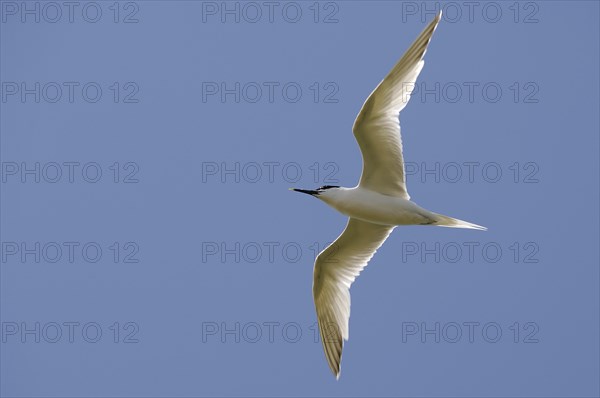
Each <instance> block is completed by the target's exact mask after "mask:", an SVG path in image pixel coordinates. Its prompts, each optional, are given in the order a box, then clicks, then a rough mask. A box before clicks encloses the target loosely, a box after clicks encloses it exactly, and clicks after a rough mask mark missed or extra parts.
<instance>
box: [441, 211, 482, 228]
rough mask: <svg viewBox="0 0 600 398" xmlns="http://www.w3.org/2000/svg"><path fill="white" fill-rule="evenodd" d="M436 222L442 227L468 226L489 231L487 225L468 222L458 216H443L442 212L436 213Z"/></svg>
mask: <svg viewBox="0 0 600 398" xmlns="http://www.w3.org/2000/svg"><path fill="white" fill-rule="evenodd" d="M435 218H436V220H435V222H434V223H433V225H438V226H440V227H448V228H468V229H478V230H481V231H487V228H486V227H482V226H481V225H477V224H473V223H470V222H466V221H463V220H459V219H457V218H452V217H448V216H443V215H441V214H435Z"/></svg>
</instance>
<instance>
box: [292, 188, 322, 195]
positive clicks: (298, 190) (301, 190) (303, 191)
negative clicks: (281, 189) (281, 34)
mask: <svg viewBox="0 0 600 398" xmlns="http://www.w3.org/2000/svg"><path fill="white" fill-rule="evenodd" d="M290 190H292V191H296V192H302V193H306V194H308V195H312V196H315V195H318V194H319V191H312V190H310V189H296V188H290Z"/></svg>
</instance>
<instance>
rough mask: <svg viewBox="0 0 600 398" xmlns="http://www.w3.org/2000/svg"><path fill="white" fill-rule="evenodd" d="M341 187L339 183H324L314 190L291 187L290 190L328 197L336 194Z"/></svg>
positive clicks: (323, 197)
mask: <svg viewBox="0 0 600 398" xmlns="http://www.w3.org/2000/svg"><path fill="white" fill-rule="evenodd" d="M341 189H342V188H341V187H339V186H337V185H323V186H322V187H319V188H317V189H314V190H312V189H297V188H290V191H296V192H302V193H305V194H308V195H311V196H314V197H315V198H319V199H328V198H329V197H333V196H335V194H336V192H339V191H340V190H341Z"/></svg>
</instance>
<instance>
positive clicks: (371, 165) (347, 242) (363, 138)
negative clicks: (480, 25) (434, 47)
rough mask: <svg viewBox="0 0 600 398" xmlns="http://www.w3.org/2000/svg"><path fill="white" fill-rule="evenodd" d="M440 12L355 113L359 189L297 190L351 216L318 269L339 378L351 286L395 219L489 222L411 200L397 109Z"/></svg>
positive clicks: (317, 289)
mask: <svg viewBox="0 0 600 398" xmlns="http://www.w3.org/2000/svg"><path fill="white" fill-rule="evenodd" d="M440 19H441V11H440V12H439V13H438V15H437V16H436V17H435V18H434V20H433V21H432V22H431V23H430V24H429V25H428V26H427V27H426V28H425V30H424V31H423V32H422V33H421V34H420V35H419V37H417V39H416V40H415V42H414V43H413V44H412V45H411V47H410V48H409V49H408V50H407V51H406V53H405V54H404V56H403V57H402V58H401V59H400V61H398V63H397V64H396V65H395V66H394V68H393V69H392V70H391V71H390V73H389V74H388V75H387V76H386V77H385V79H383V80H382V81H381V83H379V85H378V86H377V88H375V90H374V91H373V92H372V93H371V95H370V96H369V97H368V98H367V100H366V101H365V103H364V104H363V106H362V109H361V110H360V112H359V114H358V116H357V117H356V121H355V122H354V126H353V128H352V131H353V132H354V137H355V138H356V141H357V142H358V145H359V146H360V149H361V153H362V157H363V170H362V175H361V178H360V182H359V184H358V185H357V186H356V187H354V188H343V187H338V186H329V185H326V186H323V187H320V188H318V189H316V190H305V189H294V191H298V192H302V193H306V194H309V195H312V196H314V197H316V198H318V199H320V200H322V201H323V202H325V203H327V204H328V205H329V206H331V207H333V208H334V209H336V210H337V211H339V212H340V213H342V214H344V215H346V216H348V224H347V225H346V228H345V229H344V232H342V234H341V235H340V236H339V237H338V238H337V239H336V240H335V241H334V242H333V243H332V244H331V245H330V246H328V247H327V248H326V249H325V250H323V251H322V252H321V253H320V254H319V256H318V257H317V259H316V261H315V268H314V276H313V297H314V300H315V308H316V310H317V319H318V323H319V331H320V335H321V341H322V343H323V349H324V351H325V356H326V358H327V362H328V363H329V367H330V369H331V371H332V372H333V373H334V375H335V376H336V377H339V375H340V365H341V359H342V348H343V344H344V340H348V336H349V333H348V321H349V319H350V285H351V284H352V282H354V280H355V279H356V277H357V276H358V274H359V273H360V272H361V271H362V270H363V268H364V267H365V266H366V265H367V263H368V262H369V260H370V259H371V258H372V257H373V255H374V254H375V252H376V251H377V249H379V247H380V246H381V245H382V244H383V242H385V240H386V239H387V237H388V236H389V235H390V233H391V232H392V231H393V229H394V228H395V227H396V226H398V225H435V226H441V227H452V228H469V229H480V230H484V229H485V228H484V227H481V226H479V225H476V224H472V223H469V222H466V221H462V220H458V219H455V218H452V217H447V216H443V215H441V214H437V213H433V212H431V211H429V210H426V209H423V208H422V207H420V206H418V205H417V204H416V203H414V202H412V201H411V200H410V196H409V195H408V191H407V189H406V180H405V175H404V159H403V156H402V139H401V135H400V123H399V121H398V114H399V113H400V111H401V110H402V109H404V107H405V106H406V104H407V103H408V100H409V99H410V94H411V93H412V91H413V89H414V87H415V81H416V79H417V77H418V76H419V73H420V72H421V69H423V65H424V61H423V56H424V55H425V51H426V50H427V45H428V44H429V41H430V40H431V36H432V35H433V32H434V31H435V28H436V27H437V24H438V23H439V21H440Z"/></svg>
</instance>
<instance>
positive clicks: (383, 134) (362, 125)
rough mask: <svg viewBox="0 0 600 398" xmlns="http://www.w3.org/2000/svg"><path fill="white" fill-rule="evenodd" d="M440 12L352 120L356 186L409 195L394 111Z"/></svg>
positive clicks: (407, 91)
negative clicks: (359, 166) (358, 157)
mask: <svg viewBox="0 0 600 398" xmlns="http://www.w3.org/2000/svg"><path fill="white" fill-rule="evenodd" d="M441 16H442V12H441V11H440V12H439V13H438V15H437V16H436V17H435V18H434V19H433V21H431V23H430V24H429V25H428V26H427V27H426V28H425V30H423V32H422V33H421V34H420V35H419V36H418V37H417V39H416V40H415V42H414V43H413V44H412V45H411V46H410V48H409V49H408V50H407V51H406V53H405V54H404V55H403V56H402V58H401V59H400V61H398V63H397V64H396V65H395V66H394V68H393V69H392V70H391V71H390V73H389V74H388V75H387V76H386V77H385V79H383V80H382V81H381V83H379V85H378V86H377V87H376V88H375V90H373V92H372V93H371V95H369V98H367V100H366V101H365V103H364V104H363V106H362V109H361V110H360V112H359V113H358V116H357V117H356V120H355V121H354V126H353V127H352V131H353V132H354V137H355V138H356V141H357V142H358V145H359V146H360V150H361V153H362V157H363V171H362V175H361V178H360V183H359V185H360V186H363V187H366V188H368V189H371V190H373V191H376V192H379V193H382V194H385V195H391V196H399V197H402V198H405V199H407V200H408V199H410V196H409V195H408V191H407V189H406V179H405V175H404V159H403V157H402V138H401V135H400V122H399V120H398V114H399V113H400V111H401V110H402V109H404V107H405V106H406V104H407V103H408V101H409V99H410V95H411V93H412V92H413V90H414V88H415V82H416V80H417V77H418V76H419V73H421V70H422V69H423V65H424V64H425V62H424V61H423V57H424V55H425V53H426V51H427V46H428V45H429V42H430V41H431V37H432V35H433V32H434V31H435V28H436V27H437V25H438V23H439V21H440V18H441Z"/></svg>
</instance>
